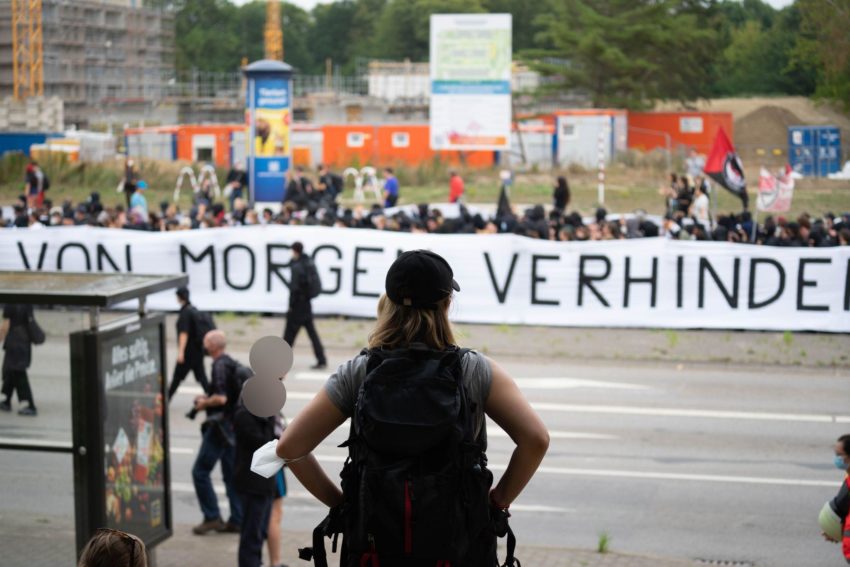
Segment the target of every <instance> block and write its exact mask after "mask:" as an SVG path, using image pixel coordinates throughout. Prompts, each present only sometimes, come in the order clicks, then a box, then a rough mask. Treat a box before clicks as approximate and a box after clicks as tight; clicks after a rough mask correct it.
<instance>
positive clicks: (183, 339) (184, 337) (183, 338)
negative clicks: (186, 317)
mask: <svg viewBox="0 0 850 567" xmlns="http://www.w3.org/2000/svg"><path fill="white" fill-rule="evenodd" d="M188 342H189V333H180V334H179V335H177V362H178V363H179V364H183V362H184V361H185V360H186V344H188Z"/></svg>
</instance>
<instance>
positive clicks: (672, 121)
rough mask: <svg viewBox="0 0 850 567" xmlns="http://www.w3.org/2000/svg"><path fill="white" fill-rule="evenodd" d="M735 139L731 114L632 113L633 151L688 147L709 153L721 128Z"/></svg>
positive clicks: (630, 113)
mask: <svg viewBox="0 0 850 567" xmlns="http://www.w3.org/2000/svg"><path fill="white" fill-rule="evenodd" d="M721 126H722V127H723V129H724V130H726V133H727V134H729V137H730V138H731V139H734V131H733V121H732V113H730V112H629V148H633V149H638V150H644V151H648V150H653V149H655V148H665V147H666V145H667V137H668V136H669V138H670V146H671V148H670V149H671V150H676V149H677V148H678V147H681V146H685V147H688V148H691V147H693V148H696V150H697V151H699V152H700V153H704V154H706V153H708V152H709V151H710V150H711V145H712V143H714V136H715V135H716V134H717V130H718V128H720V127H721Z"/></svg>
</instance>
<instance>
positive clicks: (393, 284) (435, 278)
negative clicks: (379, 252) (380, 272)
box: [386, 250, 460, 309]
mask: <svg viewBox="0 0 850 567" xmlns="http://www.w3.org/2000/svg"><path fill="white" fill-rule="evenodd" d="M386 289H387V297H389V298H390V301H392V302H393V303H395V304H397V305H404V306H407V307H418V308H427V309H435V308H436V306H437V305H436V304H437V302H438V301H440V300H442V299H445V298H446V297H448V296H449V295H451V293H452V290H455V291H460V286H459V285H458V284H457V282H456V281H455V280H454V273H453V272H452V268H451V266H449V263H448V262H446V260H445V259H444V258H443V257H442V256H440V255H439V254H435V253H433V252H431V251H429V250H409V251H407V252H404V253H402V254H401V255H400V256H399V257H398V258H396V261H395V262H393V265H392V266H390V269H389V271H387V281H386Z"/></svg>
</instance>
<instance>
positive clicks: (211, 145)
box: [177, 124, 245, 167]
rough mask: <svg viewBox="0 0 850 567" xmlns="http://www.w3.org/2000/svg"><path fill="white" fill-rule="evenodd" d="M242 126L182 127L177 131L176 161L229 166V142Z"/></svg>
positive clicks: (243, 127)
mask: <svg viewBox="0 0 850 567" xmlns="http://www.w3.org/2000/svg"><path fill="white" fill-rule="evenodd" d="M244 129H245V125H244V124H210V125H202V126H195V125H183V126H180V127H178V129H177V159H180V160H185V161H192V162H196V161H206V162H212V163H214V164H215V165H217V166H219V167H228V166H229V165H230V150H231V148H230V140H231V134H232V133H233V132H234V131H235V130H244Z"/></svg>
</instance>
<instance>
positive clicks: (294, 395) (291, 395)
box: [176, 386, 316, 400]
mask: <svg viewBox="0 0 850 567" xmlns="http://www.w3.org/2000/svg"><path fill="white" fill-rule="evenodd" d="M176 393H177V394H184V395H187V396H190V395H191V396H203V395H204V393H205V392H204V389H203V388H201V387H200V386H181V387H180V388H178V389H177V392H176ZM315 397H316V393H315V392H290V391H289V390H287V392H286V399H287V400H312V399H313V398H315Z"/></svg>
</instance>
